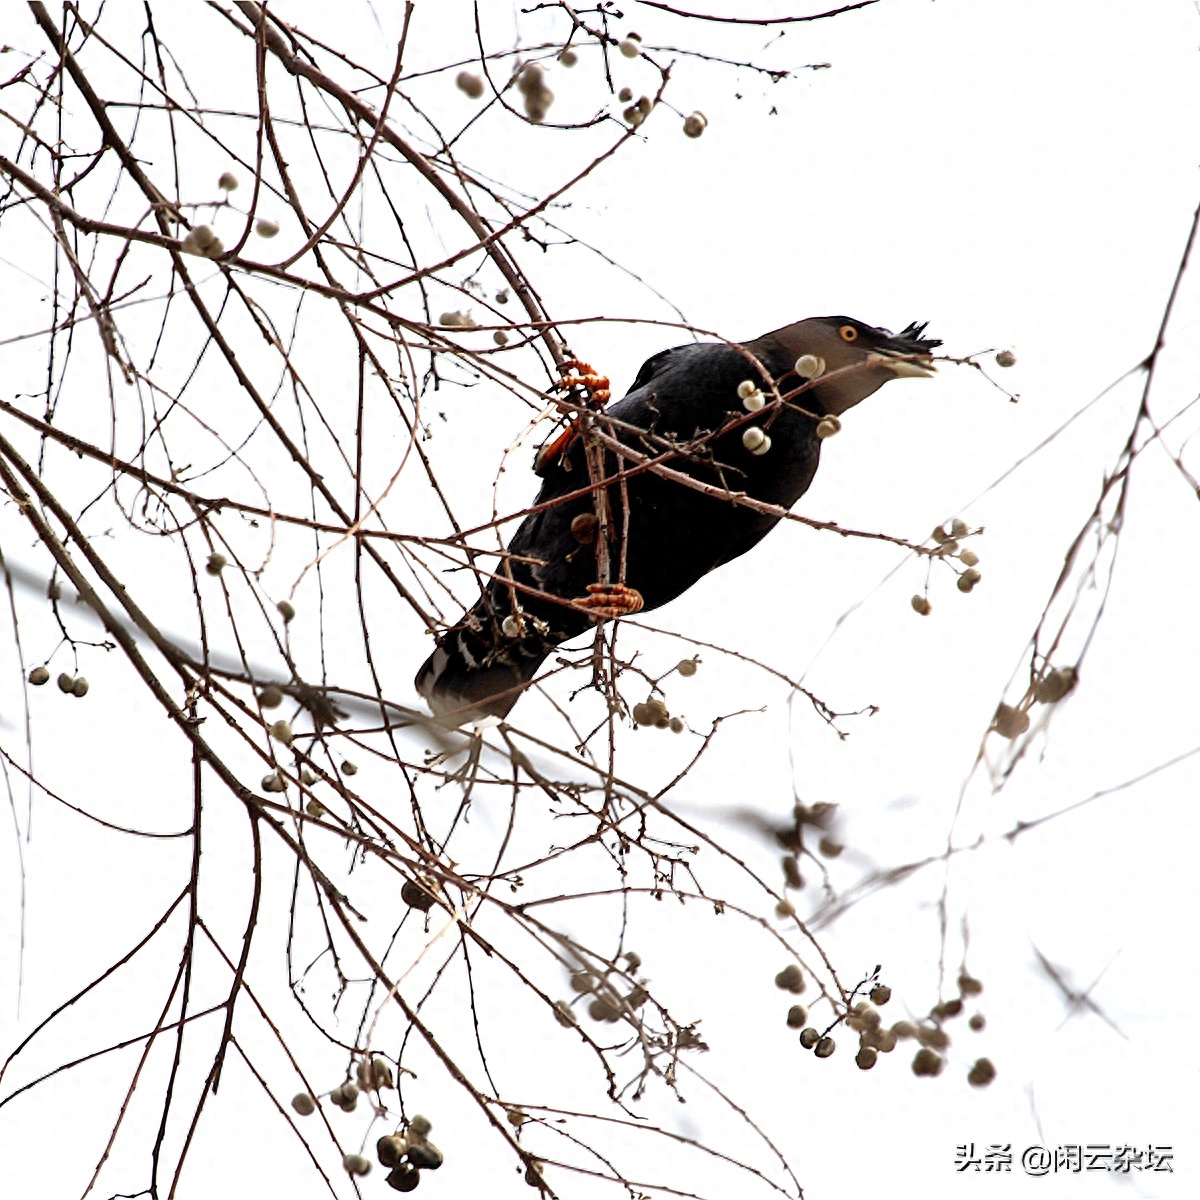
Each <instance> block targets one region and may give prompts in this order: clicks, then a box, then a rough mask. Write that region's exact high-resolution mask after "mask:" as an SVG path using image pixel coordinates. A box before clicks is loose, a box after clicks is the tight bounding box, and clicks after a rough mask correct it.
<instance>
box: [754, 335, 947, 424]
mask: <svg viewBox="0 0 1200 1200" xmlns="http://www.w3.org/2000/svg"><path fill="white" fill-rule="evenodd" d="M924 332H925V326H924V325H917V324H912V325H909V326H908V328H907V329H903V330H901V331H900V332H899V333H892V331H891V330H890V329H877V328H876V327H875V326H874V325H865V324H864V323H863V322H862V321H856V320H854V318H853V317H809V318H808V320H806V321H797V322H796V324H794V325H786V326H784V328H782V329H776V330H775V331H774V332H773V333H768V334H767V335H766V336H765V337H761V338H758V339H757V340H756V342H752V343H749V345H748V348H749V349H751V350H756V352H758V351H757V349H756V347H757V348H761V351H762V353H760V355H759V356H760V357H762V358H763V359H764V361H767V360H768V359H769V360H770V361H772V362H780V361H781V360H786V362H787V363H788V367H789V368H790V369H794V370H795V371H796V372H797V374H798V375H800V376H801V377H802V378H811V379H820V378H823V377H824V376H827V375H829V376H833V377H832V378H830V379H829V380H828V381H827V382H824V383H818V384H817V385H816V386H815V387H813V388H812V389H811V390H810V391H808V392H806V393H805V398H806V399H807V398H809V397H811V399H810V400H809V403H807V404H806V405H805V407H806V408H812V410H813V411H814V412H817V413H820V414H822V415H827V416H840V415H841V414H842V413H844V412H845V411H846V410H847V409H848V408H853V407H854V406H855V405H856V404H857V403H858V402H859V401H860V400H865V399H866V398H867V397H868V396H869V395H871V393H872V392H876V391H878V390H879V389H880V388H881V387H883V385H884V384H885V383H887V381H888V380H889V379H900V378H903V377H905V376H921V377H923V376H927V375H932V374H933V372H934V371H935V370H936V369H937V368H936V367H935V366H934V365H933V361H932V359H931V357H930V356H931V354H932V352H933V351H934V350H935V349H937V347H938V346H940V345H941V344H942V343H941V341H940V340H939V339H937V338H925V337H922V336H921V335H922V334H923V333H924ZM796 364H799V365H798V366H797V365H796ZM847 368H851V369H847ZM835 372H838V373H837V374H835ZM786 382H787V383H790V382H791V380H788V381H786ZM788 390H790V388H789V389H788Z"/></svg>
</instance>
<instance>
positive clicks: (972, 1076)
mask: <svg viewBox="0 0 1200 1200" xmlns="http://www.w3.org/2000/svg"><path fill="white" fill-rule="evenodd" d="M995 1078H996V1067H995V1064H994V1063H993V1062H992V1060H991V1059H990V1058H980V1059H977V1060H976V1062H975V1065H974V1066H973V1067H972V1068H971V1069H970V1071H968V1072H967V1082H968V1083H969V1084H970V1085H971V1086H972V1087H987V1085H988V1084H989V1083H991V1082H992V1080H993V1079H995Z"/></svg>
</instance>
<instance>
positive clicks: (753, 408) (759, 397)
mask: <svg viewBox="0 0 1200 1200" xmlns="http://www.w3.org/2000/svg"><path fill="white" fill-rule="evenodd" d="M737 393H738V398H739V399H740V400H741V402H742V407H743V408H744V409H745V410H746V411H747V412H758V410H759V409H760V408H762V406H763V405H764V404H766V402H767V400H766V397H765V396H764V395H763V393H762V388H760V387H759V386H758V384H757V383H755V382H754V380H753V379H743V380H742V382H741V383H739V384H738V389H737Z"/></svg>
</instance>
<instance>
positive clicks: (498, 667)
mask: <svg viewBox="0 0 1200 1200" xmlns="http://www.w3.org/2000/svg"><path fill="white" fill-rule="evenodd" d="M478 615H481V614H477V613H475V612H473V613H471V614H469V615H468V616H467V617H466V618H464V621H463V623H462V624H461V625H460V626H459V627H458V628H456V629H452V630H450V631H449V632H448V633H445V634H443V635H442V636H441V637H440V638H439V639H438V644H437V648H436V649H435V650H434V652H433V653H432V654H431V655H430V656H429V657H428V659H426V660H425V665H424V666H423V667H422V668H421V669H420V670H419V671H418V672H417V678H416V680H415V683H416V687H417V691H418V692H419V693H420V694H421V695H422V696H423V697H424V698H425V701H426V703H428V705H429V707H430V708H431V709H432V710H433V714H434V716H435V717H437V718H438V720H439V721H441V722H443V723H444V724H446V725H463V724H465V723H466V722H468V721H480V720H482V719H483V718H484V717H504V716H507V715H508V711H509V709H510V708H512V706H513V705H514V704H516V702H517V700H518V699H519V698H520V696H521V693H522V692H523V691H524V690H525V689H526V688H527V687H528V686H529V682H530V680H532V679H533V677H534V675H536V674H537V669H538V667H540V666H541V665H542V663H543V662H544V661H545V658H546V655H547V654H549V653H550V650H551V649H552V645H551V644H550V643H548V642H547V641H546V640H545V639H543V638H541V637H540V636H537V635H536V634H532V635H527V636H524V637H520V638H509V637H505V636H504V635H503V633H496V632H494V631H492V630H491V629H490V628H489V625H490V624H491V622H484V621H478V620H472V618H473V617H477V616H478Z"/></svg>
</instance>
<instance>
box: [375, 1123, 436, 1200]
mask: <svg viewBox="0 0 1200 1200" xmlns="http://www.w3.org/2000/svg"><path fill="white" fill-rule="evenodd" d="M432 1129H433V1123H432V1122H431V1121H430V1120H429V1118H428V1117H423V1116H421V1115H420V1113H418V1114H417V1115H416V1116H414V1117H413V1118H412V1120H411V1121H409V1123H408V1125H407V1126H406V1127H404V1128H402V1129H397V1130H396V1132H395V1133H391V1134H386V1135H385V1136H384V1137H381V1138H380V1139H379V1141H377V1142H376V1143H375V1157H376V1158H377V1159H378V1160H379V1165H380V1166H382V1167H387V1168H389V1174H388V1177H387V1181H386V1182H387V1185H388V1187H390V1188H392V1189H393V1190H394V1191H397V1192H411V1191H412V1190H413V1188H415V1187H416V1186H417V1184H418V1183H420V1181H421V1172H422V1171H436V1170H437V1169H438V1168H439V1167H440V1166H441V1165H442V1163H443V1162H445V1161H446V1160H445V1155H443V1154H442V1152H441V1151H440V1150H439V1149H438V1148H437V1147H436V1146H435V1145H434V1144H433V1143H432V1142H431V1141H430V1140H429V1133H430V1131H431V1130H432Z"/></svg>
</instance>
